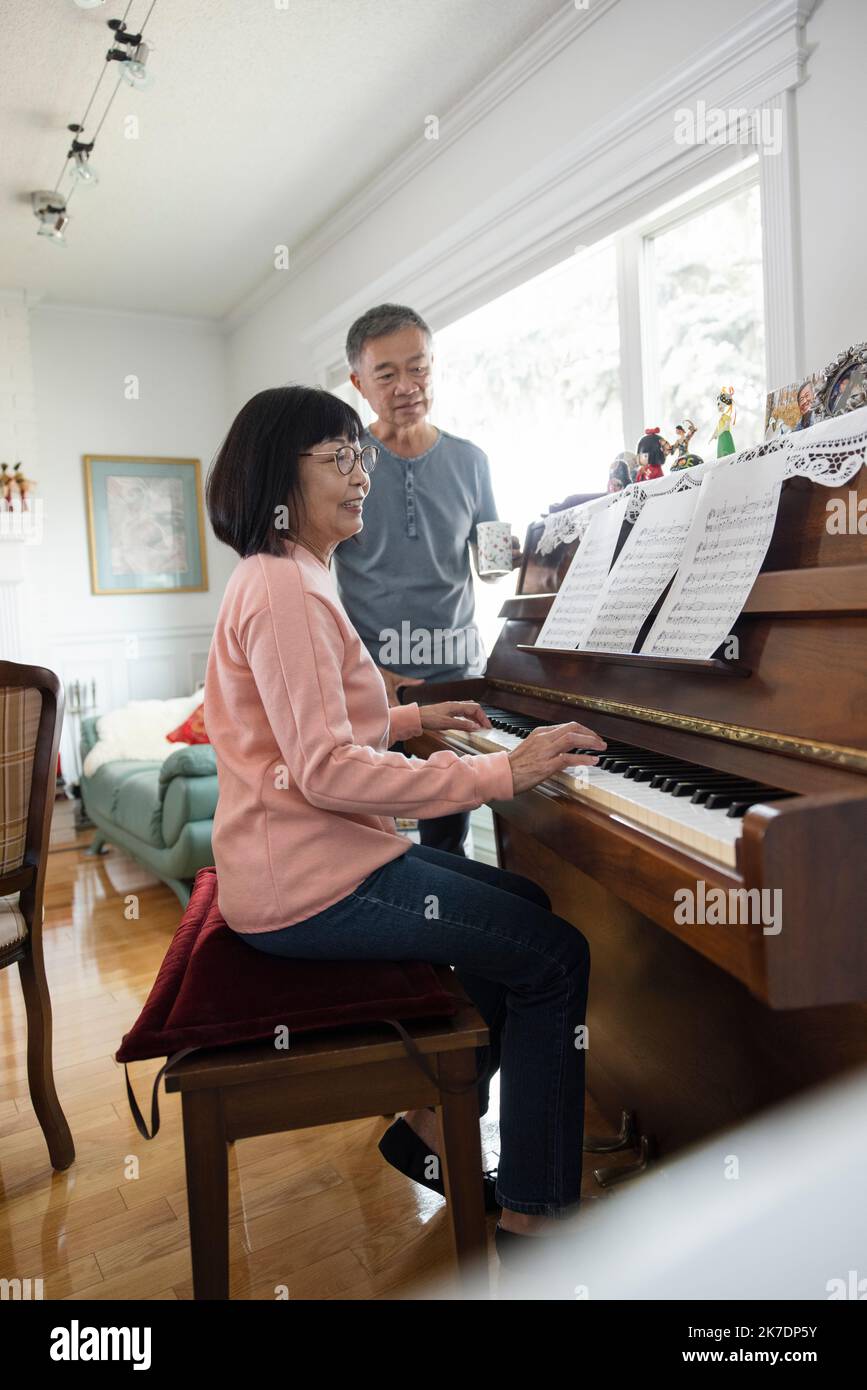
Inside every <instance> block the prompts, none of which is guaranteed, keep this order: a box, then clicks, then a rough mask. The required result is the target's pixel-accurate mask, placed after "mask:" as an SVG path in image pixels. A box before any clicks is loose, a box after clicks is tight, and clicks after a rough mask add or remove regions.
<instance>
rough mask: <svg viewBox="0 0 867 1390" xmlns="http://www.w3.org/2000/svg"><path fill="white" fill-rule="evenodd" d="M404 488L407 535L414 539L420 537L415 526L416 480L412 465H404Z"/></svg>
mask: <svg viewBox="0 0 867 1390" xmlns="http://www.w3.org/2000/svg"><path fill="white" fill-rule="evenodd" d="M403 487H404V494H405V498H406V534H407V535H408V536H413V537H414V536H417V535H418V530H417V528H416V524H415V480H414V477H413V470H412V464H411V463H406V464H404V474H403Z"/></svg>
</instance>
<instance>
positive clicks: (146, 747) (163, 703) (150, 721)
mask: <svg viewBox="0 0 867 1390" xmlns="http://www.w3.org/2000/svg"><path fill="white" fill-rule="evenodd" d="M203 698H204V692H203V691H201V690H197V691H196V693H195V695H183V696H182V697H181V698H180V699H178V700H131V701H130V703H129V704H128V705H124V707H123V709H115V710H112V711H111V713H110V714H103V715H100V717H99V719H98V720H97V725H96V730H97V734H98V735H99V737H98V740H97V742H96V743H95V744H94V745H93V747H92V748H91V750H90V752H89V753H88V755H87V757H86V758H85V760H84V767H83V771H84V775H85V777H92V776H93V774H94V773H95V772H96V770H97V768H100V767H102V765H103V763H113V762H116V761H117V760H118V759H130V760H133V761H135V762H148V763H151V762H159V763H161V762H165V760H166V758H167V757H168V756H169V754H170V753H174V752H175V750H176V749H178V748H189V746H190V745H189V744H188V743H169V742H168V741H167V739H166V734H170V733H171V732H172V729H176V728H177V727H178V725H179V724H183V722H184V720H185V719H186V718H187V717H188V715H190V714H192V712H193V710H194V709H196V708H197V706H198V705H200V704H201V703H202V700H203Z"/></svg>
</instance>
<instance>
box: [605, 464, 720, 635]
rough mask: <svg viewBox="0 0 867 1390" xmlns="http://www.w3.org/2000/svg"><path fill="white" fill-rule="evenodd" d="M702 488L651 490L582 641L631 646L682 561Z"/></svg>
mask: <svg viewBox="0 0 867 1390" xmlns="http://www.w3.org/2000/svg"><path fill="white" fill-rule="evenodd" d="M700 492H701V489H700V488H697V487H690V488H686V489H685V490H684V491H682V492H668V493H663V494H661V495H660V496H659V497H652V496H650V495H649V496H648V498H647V501H646V502H645V504H644V506H643V507H642V509H641V512H640V513H639V516H638V520H637V521H636V523H635V525H634V526H633V528H632V533H631V535H630V536H629V539H628V540H627V541H626V544H625V545H624V547H623V549H622V550H621V552H620V554H619V555H618V557H617V563H616V564H615V566H614V568H613V569H612V571H611V573H610V574H609V575H608V578H607V580H606V582H605V584H604V586H603V588H602V591H601V592H600V594H599V596H598V598H597V601H596V604H595V605H594V609H593V612H592V614H591V615H590V620H589V622H588V624H587V628H586V631H585V634H584V637H583V638H582V640H581V642H580V643H579V646H580V647H581V650H582V651H590V652H631V651H632V649H633V647H634V646H635V643H636V641H637V640H638V634H639V632H640V631H641V626H642V624H643V623H644V622H646V621H647V618H648V615H649V614H650V612H651V610H652V608H653V605H654V604H655V603H656V601H657V599H658V598H659V596H660V594H661V593H662V592H663V590H664V589H665V586H666V584H668V583H669V581H670V579H671V577H672V575H673V574H674V572H675V570H676V569H677V567H678V564H679V563H680V559H681V555H682V554H683V548H684V545H685V543H686V538H687V535H688V534H689V529H690V523H691V522H692V518H693V516H694V514H695V508H696V503H697V500H698V497H699V494H700Z"/></svg>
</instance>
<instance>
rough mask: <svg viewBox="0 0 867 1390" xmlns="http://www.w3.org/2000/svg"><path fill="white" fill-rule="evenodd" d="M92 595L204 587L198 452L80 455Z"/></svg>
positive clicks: (192, 590)
mask: <svg viewBox="0 0 867 1390" xmlns="http://www.w3.org/2000/svg"><path fill="white" fill-rule="evenodd" d="M84 486H85V494H86V497H87V535H88V542H89V546H90V582H91V588H92V590H93V592H94V593H95V594H189V593H200V592H202V590H204V589H207V587H208V564H207V555H206V553H205V522H204V512H203V509H202V482H201V472H200V463H199V460H198V459H164V458H130V457H126V456H123V455H112V454H87V455H85V458H84Z"/></svg>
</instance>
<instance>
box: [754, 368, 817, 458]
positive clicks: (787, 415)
mask: <svg viewBox="0 0 867 1390" xmlns="http://www.w3.org/2000/svg"><path fill="white" fill-rule="evenodd" d="M821 385H822V373H821V372H814V373H813V375H812V376H808V377H805V378H804V380H803V381H793V382H791V383H790V384H789V385H788V386H781V387H779V388H778V390H776V391H772V392H771V393H770V395H769V396H768V398H767V404H766V407H765V442H766V443H767V441H768V440H769V439H773V438H774V436H775V435H778V434H789V433H791V431H793V430H804V429H808V428H809V427H810V425H815V424H816V423H818V421H819V420H820V419H821V418H822V407H821V403H820V400H819V393H820V390H821Z"/></svg>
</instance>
